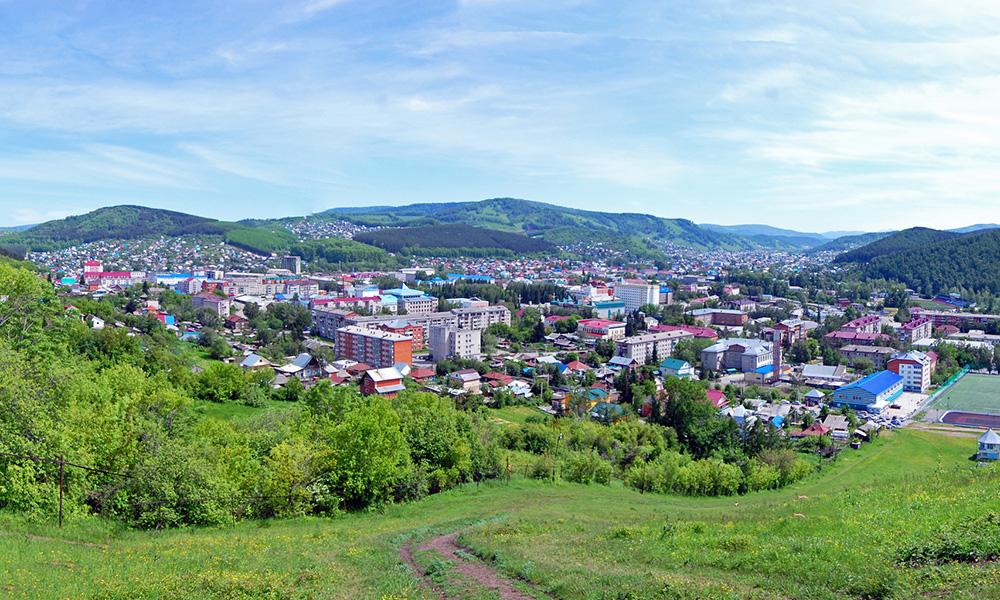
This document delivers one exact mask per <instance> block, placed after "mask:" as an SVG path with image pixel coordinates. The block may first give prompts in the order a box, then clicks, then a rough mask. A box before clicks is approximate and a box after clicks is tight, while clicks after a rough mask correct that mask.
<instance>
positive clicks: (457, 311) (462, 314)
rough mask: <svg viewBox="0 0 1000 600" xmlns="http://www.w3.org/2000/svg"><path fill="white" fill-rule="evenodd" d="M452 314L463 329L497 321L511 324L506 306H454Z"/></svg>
mask: <svg viewBox="0 0 1000 600" xmlns="http://www.w3.org/2000/svg"><path fill="white" fill-rule="evenodd" d="M407 310H409V309H407ZM451 314H453V315H455V316H456V317H458V326H459V327H461V328H463V329H486V328H487V327H489V326H490V325H493V324H495V323H503V324H504V325H510V310H509V309H508V308H507V307H506V306H469V307H463V308H453V309H452V310H451Z"/></svg>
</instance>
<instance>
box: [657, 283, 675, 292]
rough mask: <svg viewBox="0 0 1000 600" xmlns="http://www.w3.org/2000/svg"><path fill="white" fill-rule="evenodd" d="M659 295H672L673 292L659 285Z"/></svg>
mask: <svg viewBox="0 0 1000 600" xmlns="http://www.w3.org/2000/svg"><path fill="white" fill-rule="evenodd" d="M660 293H661V294H673V293H674V290H672V289H670V288H668V287H667V286H665V285H661V286H660Z"/></svg>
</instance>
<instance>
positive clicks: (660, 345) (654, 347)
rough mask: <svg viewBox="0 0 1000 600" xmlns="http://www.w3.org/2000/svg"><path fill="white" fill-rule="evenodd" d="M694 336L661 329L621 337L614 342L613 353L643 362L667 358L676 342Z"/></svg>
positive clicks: (683, 332) (684, 332)
mask: <svg viewBox="0 0 1000 600" xmlns="http://www.w3.org/2000/svg"><path fill="white" fill-rule="evenodd" d="M693 337H694V336H693V335H692V334H690V333H688V332H686V331H662V332H660V333H647V334H644V335H635V336H632V337H626V338H622V339H620V340H617V341H616V342H615V354H617V355H618V356H623V357H626V358H631V359H633V360H635V361H638V362H639V364H645V363H646V361H647V360H649V358H651V357H653V356H655V357H657V358H669V357H670V355H671V354H672V353H673V351H674V346H676V345H677V342H679V341H680V340H683V339H689V338H693Z"/></svg>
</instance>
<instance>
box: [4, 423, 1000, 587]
mask: <svg viewBox="0 0 1000 600" xmlns="http://www.w3.org/2000/svg"><path fill="white" fill-rule="evenodd" d="M970 444H971V442H970V440H968V439H964V438H950V437H947V436H937V435H934V434H932V433H929V432H924V431H907V430H902V431H898V432H891V433H887V434H885V435H884V436H883V437H882V438H880V439H879V440H878V441H877V442H875V443H873V444H872V445H871V446H867V447H865V448H863V449H862V450H860V451H851V450H846V451H845V452H844V453H843V454H842V456H841V458H840V459H838V460H837V461H836V462H835V463H833V465H830V466H828V467H826V468H825V469H824V470H823V472H821V473H817V474H815V475H812V476H810V477H809V478H807V479H805V480H803V481H802V482H800V483H798V484H796V485H795V486H792V487H790V488H785V489H782V490H778V491H770V492H762V493H757V494H751V495H747V496H742V497H736V498H732V497H731V498H686V497H677V496H658V495H652V494H647V495H641V494H639V493H638V492H636V491H634V490H630V489H625V488H623V487H621V485H620V484H618V485H612V486H610V487H602V486H597V485H592V486H580V485H575V484H569V483H564V482H559V483H555V484H551V483H543V482H537V481H531V480H525V479H522V478H518V477H515V478H514V479H513V481H512V482H511V483H510V484H509V485H507V484H505V483H504V482H492V483H488V484H483V485H480V486H476V485H473V484H469V485H466V486H464V487H462V488H459V489H455V490H452V491H449V492H445V493H442V494H437V495H434V496H431V497H429V498H427V499H425V500H423V501H421V502H417V503H413V504H408V505H397V506H392V507H389V508H388V509H386V510H385V511H384V512H383V513H381V514H353V515H349V516H344V517H342V518H339V519H317V518H302V519H295V520H289V521H271V522H262V523H257V522H244V523H239V524H237V525H236V526H235V527H222V528H218V529H194V530H175V531H168V532H161V533H155V532H136V531H121V530H116V529H114V528H113V527H111V526H109V525H107V524H106V523H104V522H102V521H100V520H98V519H96V518H93V517H85V518H82V517H72V516H71V517H70V518H69V519H68V522H67V526H66V527H65V528H64V529H63V530H59V529H57V528H56V527H55V526H54V524H53V522H52V519H51V518H48V519H46V518H44V517H35V518H29V517H16V518H15V517H0V529H2V530H6V531H15V532H18V533H19V535H13V536H9V535H4V536H0V590H2V591H3V592H4V593H6V594H7V595H8V596H9V597H13V598H41V599H50V598H52V599H55V598H60V599H61V598H85V599H95V600H96V599H102V600H103V599H119V598H121V599H125V598H138V599H154V598H155V599H167V598H171V599H181V598H183V599H188V598H190V599H195V598H197V599H202V598H204V599H210V600H211V599H223V598H225V599H231V598H232V599H258V598H267V599H289V600H291V599H299V598H302V599H305V598H314V599H321V598H360V599H368V598H372V599H377V598H382V599H388V598H392V599H393V600H397V599H400V598H413V599H424V598H426V599H430V598H439V597H440V596H439V595H437V594H436V593H435V592H433V591H431V590H429V589H428V588H426V587H423V586H421V585H420V584H419V582H418V580H417V579H416V578H415V577H414V576H413V575H412V572H411V571H410V570H409V569H408V567H406V566H405V565H403V564H402V562H401V560H400V558H399V553H398V547H399V546H400V545H401V544H403V543H404V542H407V541H410V540H422V539H426V538H428V537H431V536H433V535H435V534H438V533H445V532H449V531H454V530H456V529H463V530H464V532H463V534H462V535H461V537H460V540H461V541H462V542H463V543H465V544H466V545H469V546H471V547H472V548H473V549H474V550H475V551H476V553H478V554H479V555H480V556H484V557H487V558H489V559H490V560H493V561H495V562H494V565H495V566H496V567H497V568H498V569H499V570H500V571H502V572H503V573H504V574H506V575H508V576H510V577H513V578H518V577H522V578H528V579H530V580H531V581H532V582H533V583H534V584H535V590H536V592H537V593H539V594H540V593H547V594H550V595H551V596H553V597H555V598H564V599H581V600H582V599H588V600H589V599H593V600H598V599H603V598H621V599H623V600H628V599H640V598H732V599H736V598H741V599H742V598H759V599H765V598H766V599H771V598H774V599H777V598H816V599H834V598H885V597H896V598H909V597H916V596H921V595H923V596H926V597H933V598H998V597H1000V568H998V566H997V564H996V563H992V562H986V563H983V564H969V563H961V562H955V563H951V562H948V563H946V564H942V565H918V566H912V567H910V566H906V567H904V566H899V565H898V564H897V558H898V557H899V556H900V555H901V554H900V553H901V552H903V551H905V550H907V549H909V548H912V547H919V546H920V545H921V544H924V543H926V542H928V540H934V539H937V536H941V535H945V534H946V533H947V532H948V531H950V529H948V528H949V527H953V526H954V525H955V524H956V523H958V522H959V521H960V520H961V519H963V518H966V517H971V516H975V515H978V514H981V513H982V512H985V511H988V510H997V503H996V488H997V484H998V483H1000V472H998V471H997V470H996V469H995V468H994V467H989V468H983V469H980V470H977V471H975V472H971V471H970V465H971V464H972V463H970V461H968V458H967V457H968V455H969V454H971V449H970V448H971V446H970ZM800 495H807V496H809V499H808V500H797V499H796V498H797V496H800ZM736 502H738V503H739V506H735V505H734V504H735V503H736ZM795 513H799V514H802V515H804V517H803V518H796V517H793V514H795ZM998 527H1000V526H998ZM942 532H944V533H942ZM24 533H31V534H35V535H40V536H45V537H52V538H60V539H70V540H89V541H93V542H97V543H101V544H106V545H107V546H106V547H100V546H98V547H85V546H78V545H69V544H66V543H63V542H57V541H48V540H39V539H31V538H27V537H25V535H23V534H24ZM997 539H1000V538H997ZM416 559H417V561H418V563H419V564H420V566H421V567H427V566H428V565H429V564H430V562H431V561H432V560H433V555H432V554H431V553H428V552H418V553H417V555H416ZM432 570H433V569H432ZM463 593H464V595H463V596H462V597H467V598H475V599H484V600H485V599H486V598H495V597H496V596H495V593H494V592H491V591H489V590H481V589H472V588H465V589H464V590H463Z"/></svg>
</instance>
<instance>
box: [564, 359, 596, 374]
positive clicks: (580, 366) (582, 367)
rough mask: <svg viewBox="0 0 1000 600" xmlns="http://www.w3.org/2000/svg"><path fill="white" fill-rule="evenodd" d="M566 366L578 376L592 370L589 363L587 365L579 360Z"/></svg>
mask: <svg viewBox="0 0 1000 600" xmlns="http://www.w3.org/2000/svg"><path fill="white" fill-rule="evenodd" d="M566 368H568V369H569V370H570V371H572V372H573V373H574V374H575V375H576V376H577V377H582V376H583V375H584V374H586V372H587V371H590V370H592V369H591V367H590V366H589V365H586V364H584V363H582V362H580V361H578V360H573V361H570V362H568V363H566Z"/></svg>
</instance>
